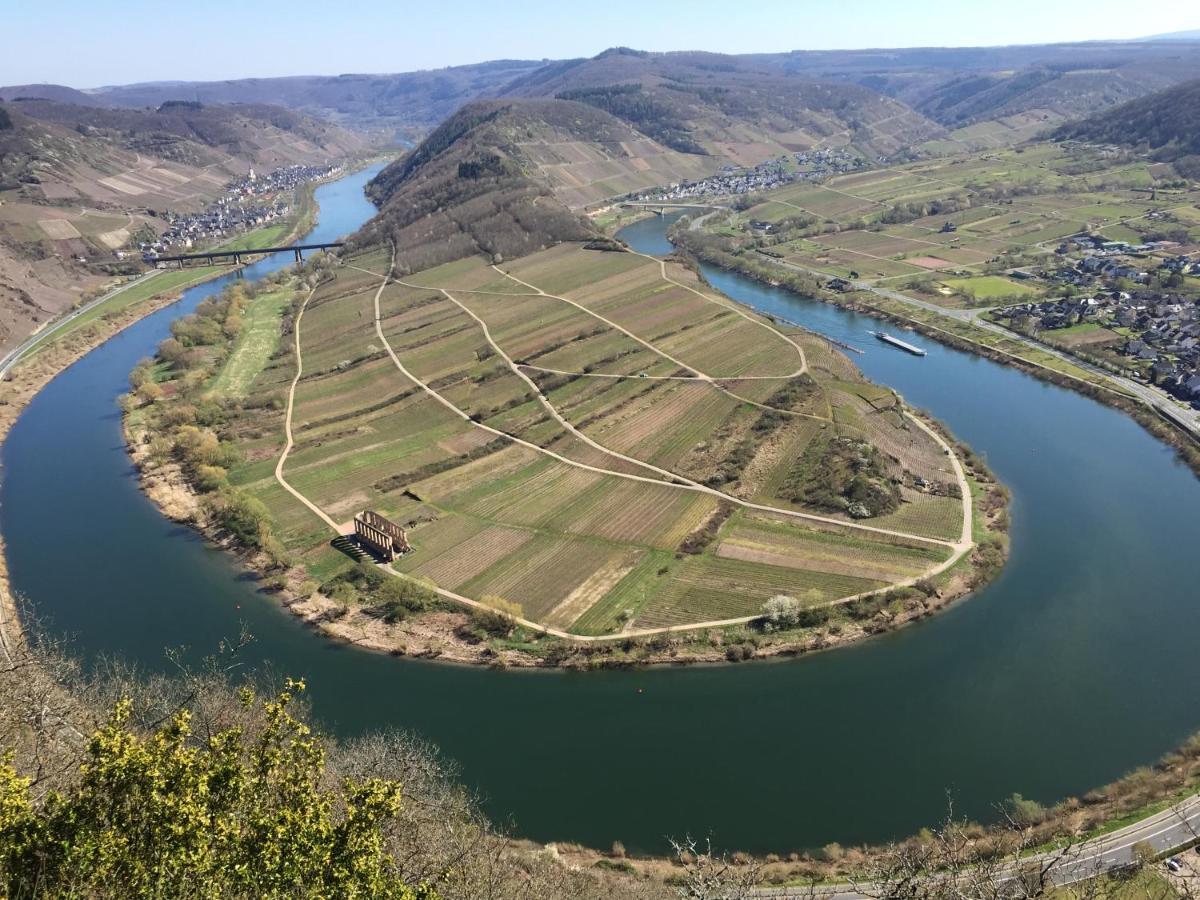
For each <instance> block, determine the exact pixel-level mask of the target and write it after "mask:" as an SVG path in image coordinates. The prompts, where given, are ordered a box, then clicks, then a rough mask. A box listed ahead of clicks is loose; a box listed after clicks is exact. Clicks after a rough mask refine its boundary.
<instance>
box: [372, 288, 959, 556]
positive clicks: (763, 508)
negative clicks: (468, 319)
mask: <svg viewBox="0 0 1200 900" xmlns="http://www.w3.org/2000/svg"><path fill="white" fill-rule="evenodd" d="M391 281H395V282H396V283H398V284H403V282H400V281H398V280H397V279H393V278H390V277H389V278H388V279H385V280H384V282H383V284H381V285H380V286H379V290H378V291H376V293H375V332H376V334H377V335H378V336H379V340H380V341H382V342H383V346H384V349H385V350H387V353H388V355H389V356H390V357H391V358H392V362H393V363H395V365H396V368H398V369H399V370H400V372H401V373H402V374H403V375H404V376H405V377H406V378H407V379H409V380H410V381H411V382H413V384H415V385H417V387H419V388H421V390H423V391H424V392H425V393H427V394H429V396H431V397H433V398H434V399H435V400H437V401H438V403H440V404H442V406H444V407H446V408H447V409H449V410H450V411H451V412H453V413H454V414H455V415H457V416H458V417H459V418H460V419H463V420H465V421H467V422H470V423H471V425H473V426H475V427H476V428H482V429H483V430H485V431H487V432H489V433H491V434H494V435H496V436H498V437H503V438H506V439H508V440H510V441H512V442H513V443H516V444H520V445H521V446H523V447H528V448H529V449H531V450H534V451H536V452H538V453H543V454H545V455H546V456H550V457H552V458H553V459H556V460H558V461H559V462H562V463H565V464H566V465H569V466H575V467H577V468H580V469H586V470H587V471H589V472H596V473H598V474H601V475H611V476H613V477H614V478H625V479H628V480H630V481H640V482H643V483H645V484H656V485H665V486H666V487H673V488H678V489H679V490H686V491H694V492H696V493H700V494H707V495H708V496H711V497H715V498H717V499H718V500H725V501H727V502H729V503H732V504H734V505H735V506H741V507H744V508H746V509H755V510H759V511H760V512H768V513H774V514H776V515H782V516H788V517H791V518H794V519H800V520H805V521H809V522H821V523H823V524H826V525H835V526H839V527H843V528H853V529H856V530H858V531H866V532H870V533H872V534H883V535H887V536H889V537H900V538H905V539H908V540H915V541H922V542H924V543H927V544H935V545H937V546H941V547H949V548H951V549H956V548H957V543H956V542H954V541H949V540H944V539H941V538H931V537H927V536H925V535H919V534H912V533H910V532H906V531H897V530H895V529H889V528H879V527H876V526H873V525H864V524H862V523H861V522H846V521H843V520H841V519H834V518H830V517H828V516H818V515H816V514H815V513H805V512H800V511H799V510H795V509H784V508H780V507H775V506H768V505H766V504H764V503H754V502H753V501H750V500H745V499H743V498H741V497H735V496H733V495H732V494H726V493H723V492H722V491H718V490H717V489H716V488H710V487H708V486H707V485H703V484H699V483H698V482H695V481H691V480H689V479H686V478H684V477H683V476H681V475H677V474H675V473H673V472H666V470H661V471H663V472H664V474H667V475H669V476H670V477H671V479H672V480H671V481H669V482H666V481H660V480H658V479H655V478H647V477H645V476H643V475H634V474H632V473H629V472H615V471H613V470H611V469H604V468H601V467H600V466H593V465H590V464H588V463H582V462H579V461H578V460H574V459H569V458H568V457H565V456H563V455H562V454H560V453H556V452H555V451H553V450H548V449H547V448H545V447H541V446H539V445H537V444H535V443H533V442H532V441H528V440H525V439H524V438H519V437H515V436H513V435H511V434H507V433H506V432H503V431H501V430H500V429H498V428H493V427H492V426H490V425H485V424H484V423H482V422H476V421H475V420H474V419H472V418H471V417H470V416H469V415H467V413H465V412H464V411H463V410H461V409H459V407H458V406H456V405H455V404H454V403H452V402H451V401H450V400H447V399H446V398H445V397H443V396H442V395H441V394H440V393H438V392H437V391H436V390H434V389H433V388H431V387H430V386H429V385H428V384H426V383H425V382H424V381H421V380H420V379H419V378H417V377H416V376H415V375H414V374H413V373H412V372H410V371H409V370H408V369H407V368H406V367H405V365H404V364H403V363H402V362H401V361H400V357H399V356H398V355H397V354H396V351H395V350H394V349H393V348H392V345H391V343H390V342H389V341H388V339H387V337H386V336H385V335H384V333H383V324H382V323H383V319H382V312H381V310H380V308H379V298H380V296H381V295H382V293H383V288H384V287H386V285H387V284H388V283H389V282H391ZM429 290H441V289H440V288H429ZM547 296H549V295H547ZM451 299H453V298H451ZM538 393H539V396H540V391H539V392H538ZM772 408H773V407H772ZM567 427H569V428H571V427H573V426H570V425H569V424H568V426H567ZM576 433H577V434H578V432H576ZM943 446H944V445H943ZM598 449H601V450H603V451H604V452H605V453H608V454H610V455H618V454H616V453H615V451H611V450H608V449H607V448H605V447H598ZM630 461H631V462H635V463H636V464H637V465H640V466H643V467H645V468H652V469H653V468H654V467H653V466H650V465H649V464H648V463H644V462H642V461H640V460H630ZM935 574H936V573H935Z"/></svg>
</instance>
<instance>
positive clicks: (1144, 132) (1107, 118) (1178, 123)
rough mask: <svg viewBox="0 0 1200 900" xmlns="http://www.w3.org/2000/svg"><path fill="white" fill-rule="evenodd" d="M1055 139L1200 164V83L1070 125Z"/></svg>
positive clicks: (1062, 128) (1170, 89)
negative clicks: (1147, 152)
mask: <svg viewBox="0 0 1200 900" xmlns="http://www.w3.org/2000/svg"><path fill="white" fill-rule="evenodd" d="M1054 137H1055V138H1057V139H1058V140H1076V141H1088V142H1091V143H1097V144H1117V145H1120V146H1124V147H1139V148H1143V149H1147V150H1151V151H1153V152H1154V154H1155V155H1156V156H1157V157H1158V158H1160V159H1164V160H1170V161H1178V160H1180V159H1182V158H1185V157H1196V160H1195V162H1196V163H1200V79H1197V80H1195V81H1188V82H1185V83H1183V84H1179V85H1176V86H1175V87H1171V88H1167V89H1166V90H1163V91H1159V92H1158V93H1156V94H1151V95H1149V96H1147V97H1141V98H1139V99H1137V100H1133V101H1131V102H1129V103H1125V104H1122V105H1121V106H1118V107H1116V108H1114V109H1111V110H1108V111H1107V112H1104V113H1100V114H1099V115H1095V116H1092V117H1090V118H1087V119H1083V120H1081V121H1078V122H1070V123H1068V124H1066V125H1063V126H1062V127H1060V128H1059V129H1058V130H1057V131H1055V132H1054Z"/></svg>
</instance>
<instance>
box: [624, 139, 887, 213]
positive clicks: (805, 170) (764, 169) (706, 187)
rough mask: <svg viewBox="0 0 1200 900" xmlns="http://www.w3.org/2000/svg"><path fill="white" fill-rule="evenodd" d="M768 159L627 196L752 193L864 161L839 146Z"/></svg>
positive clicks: (836, 171)
mask: <svg viewBox="0 0 1200 900" xmlns="http://www.w3.org/2000/svg"><path fill="white" fill-rule="evenodd" d="M792 162H794V163H795V166H792V165H790V164H789V161H788V158H787V157H786V156H784V157H779V158H777V159H769V160H767V161H766V162H762V163H759V164H758V165H757V166H754V167H752V168H738V167H736V166H724V167H722V168H721V170H720V171H718V172H717V173H716V174H715V175H710V176H708V177H707V178H702V179H700V180H699V181H683V182H679V183H676V184H669V185H667V186H666V187H663V188H654V189H653V190H649V191H644V192H643V193H641V194H635V195H631V196H630V198H629V199H630V200H690V199H699V198H702V197H728V196H735V195H738V194H753V193H757V192H759V191H769V190H771V189H772V188H777V187H781V186H782V185H785V184H790V183H791V182H793V181H804V180H818V179H821V178H825V177H827V176H830V175H840V174H843V173H845V172H853V171H856V170H858V169H862V168H865V167H866V166H867V165H868V162H867V160H865V159H864V158H863V157H861V156H858V155H857V154H855V153H852V152H850V151H849V150H846V149H844V148H841V147H835V148H830V149H823V150H804V151H802V152H799V153H795V154H793V155H792Z"/></svg>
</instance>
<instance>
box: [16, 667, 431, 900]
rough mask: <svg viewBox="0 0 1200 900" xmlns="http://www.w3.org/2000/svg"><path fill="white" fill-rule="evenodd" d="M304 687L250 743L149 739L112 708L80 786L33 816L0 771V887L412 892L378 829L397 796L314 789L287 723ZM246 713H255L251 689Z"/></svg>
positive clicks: (166, 735)
mask: <svg viewBox="0 0 1200 900" xmlns="http://www.w3.org/2000/svg"><path fill="white" fill-rule="evenodd" d="M303 687H304V686H303V683H300V682H288V684H287V687H286V688H285V689H284V690H283V691H281V692H280V693H279V694H278V695H277V696H276V697H275V698H274V699H273V700H270V701H268V702H265V703H262V713H263V715H264V719H265V727H264V728H263V730H262V731H261V733H259V734H257V735H255V737H254V738H253V739H252V740H248V739H247V737H246V735H245V734H244V732H243V729H242V728H240V727H228V728H225V729H223V730H220V731H217V732H216V733H214V734H212V735H210V736H209V737H208V738H207V739H206V740H203V741H201V740H198V739H197V737H196V736H194V735H193V734H192V733H191V730H190V727H189V720H190V716H189V714H188V713H187V712H186V711H180V712H177V713H175V714H174V715H173V716H171V717H169V718H168V719H167V720H166V722H165V723H164V724H163V725H161V726H160V727H159V728H157V729H156V730H154V731H152V732H151V733H149V734H148V735H145V736H140V735H139V734H137V733H136V732H135V731H134V730H133V729H132V727H131V725H130V717H131V710H132V706H133V704H132V702H131V701H130V700H128V699H125V700H121V701H119V702H118V703H117V704H116V705H115V706H114V708H113V710H112V713H111V715H110V717H109V720H108V722H107V723H106V724H105V725H103V726H102V727H100V728H99V729H98V730H97V731H96V732H95V733H94V734H93V735H92V737H91V738H90V740H89V742H88V748H87V753H86V755H85V757H84V761H83V763H82V765H81V766H80V775H81V777H80V779H79V780H78V781H77V782H76V783H75V784H73V785H72V786H71V787H70V788H69V789H66V790H64V791H62V792H55V793H51V794H50V795H49V796H48V797H47V798H46V799H45V800H44V801H43V802H40V803H36V804H35V802H34V800H33V798H32V797H31V792H30V788H31V780H30V779H28V778H24V777H21V776H19V775H18V774H17V772H16V770H15V769H14V767H13V765H12V760H11V754H10V756H9V758H7V759H6V760H5V761H4V763H3V764H0V883H2V884H3V885H4V888H5V894H6V896H9V897H24V896H34V895H36V896H62V895H72V896H74V895H85V896H131V897H132V896H138V897H144V896H196V897H230V896H233V897H240V896H253V897H282V896H287V897H382V896H386V897H398V898H405V900H432V898H435V897H436V896H437V895H436V893H435V892H434V891H433V889H432V888H430V887H428V886H426V885H422V886H419V887H417V888H410V887H408V886H407V885H405V884H404V883H403V882H402V881H401V879H400V877H399V875H398V874H397V873H396V871H395V867H394V863H393V861H392V860H391V859H390V858H389V856H388V855H387V854H386V852H385V850H384V840H383V837H382V834H381V827H382V826H383V825H384V823H386V822H389V821H393V820H395V819H396V818H397V817H398V816H399V814H400V810H401V787H400V784H399V783H398V782H395V781H389V780H386V779H381V778H368V779H364V780H362V781H356V780H354V779H350V778H346V779H344V780H343V781H342V782H341V786H340V790H339V789H338V788H337V787H329V786H323V783H325V782H326V779H325V751H324V748H323V745H322V743H321V742H320V740H319V738H317V737H316V736H314V735H313V734H312V733H311V732H310V730H309V728H308V727H307V726H306V725H304V724H303V723H302V722H300V721H299V720H297V719H296V718H294V717H293V716H292V715H290V714H289V712H288V704H289V702H291V700H292V698H293V696H294V694H295V693H296V692H298V691H301V690H303ZM241 702H242V704H243V705H244V706H245V707H247V708H249V707H252V706H254V705H256V704H258V703H259V701H258V700H257V699H256V697H255V695H254V693H253V692H252V691H250V690H249V689H244V690H242V692H241Z"/></svg>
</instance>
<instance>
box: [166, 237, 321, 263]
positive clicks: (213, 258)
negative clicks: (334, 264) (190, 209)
mask: <svg viewBox="0 0 1200 900" xmlns="http://www.w3.org/2000/svg"><path fill="white" fill-rule="evenodd" d="M344 246H345V242H343V241H335V242H332V243H328V244H293V245H292V246H290V247H255V248H253V249H250V250H206V251H204V252H202V253H180V254H178V255H176V256H152V257H149V258H147V259H146V262H149V263H154V264H155V265H157V264H158V263H173V262H177V263H179V268H181V269H182V268H185V267H186V266H187V264H188V263H189V262H195V261H197V260H207V264H208V265H210V266H212V265H216V262H217V260H219V259H230V260H233V264H234V265H235V266H240V265H241V264H242V257H244V256H269V255H270V254H272V253H287V252H292V253H294V254H296V262H298V263H299V262H303V261H304V251H305V250H332V249H335V248H337V247H344Z"/></svg>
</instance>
